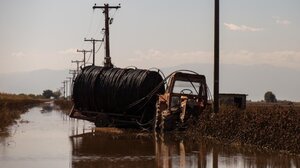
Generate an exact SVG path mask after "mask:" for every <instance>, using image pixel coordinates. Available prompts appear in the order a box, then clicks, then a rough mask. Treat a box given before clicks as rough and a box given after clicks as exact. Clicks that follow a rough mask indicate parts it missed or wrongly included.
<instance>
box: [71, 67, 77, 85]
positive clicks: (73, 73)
mask: <svg viewBox="0 0 300 168" xmlns="http://www.w3.org/2000/svg"><path fill="white" fill-rule="evenodd" d="M69 74H71V75H72V81H74V80H75V76H76V70H72V69H70V70H69ZM72 83H73V82H72Z"/></svg>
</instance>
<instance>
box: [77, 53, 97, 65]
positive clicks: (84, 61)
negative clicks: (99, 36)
mask: <svg viewBox="0 0 300 168" xmlns="http://www.w3.org/2000/svg"><path fill="white" fill-rule="evenodd" d="M77 52H81V53H83V67H85V63H86V59H85V58H86V57H85V55H86V53H89V52H92V50H77ZM93 62H94V59H93ZM93 64H94V63H93Z"/></svg>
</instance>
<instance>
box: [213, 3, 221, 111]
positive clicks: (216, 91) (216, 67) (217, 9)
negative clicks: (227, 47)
mask: <svg viewBox="0 0 300 168" xmlns="http://www.w3.org/2000/svg"><path fill="white" fill-rule="evenodd" d="M214 42H215V43H214V112H215V113H217V112H219V81H220V80H219V79H220V78H219V73H220V70H219V67H220V1H219V0H215V40H214Z"/></svg>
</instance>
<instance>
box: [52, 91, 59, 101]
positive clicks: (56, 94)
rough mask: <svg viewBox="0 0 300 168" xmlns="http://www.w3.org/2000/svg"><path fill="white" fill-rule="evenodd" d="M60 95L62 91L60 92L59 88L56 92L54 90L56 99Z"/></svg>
mask: <svg viewBox="0 0 300 168" xmlns="http://www.w3.org/2000/svg"><path fill="white" fill-rule="evenodd" d="M60 96H61V92H60V91H59V90H58V91H56V92H53V97H54V98H55V99H58V98H59V97H60Z"/></svg>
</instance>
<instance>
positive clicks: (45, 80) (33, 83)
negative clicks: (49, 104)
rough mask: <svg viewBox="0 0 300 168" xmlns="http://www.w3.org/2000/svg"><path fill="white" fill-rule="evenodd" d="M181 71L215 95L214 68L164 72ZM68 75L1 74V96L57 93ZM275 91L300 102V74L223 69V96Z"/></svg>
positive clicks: (45, 72)
mask: <svg viewBox="0 0 300 168" xmlns="http://www.w3.org/2000/svg"><path fill="white" fill-rule="evenodd" d="M179 69H189V70H193V71H196V72H198V73H200V74H204V75H205V76H206V78H207V83H208V85H209V88H210V90H211V92H213V85H212V83H213V66H212V65H209V64H185V65H180V66H175V67H169V68H164V69H162V70H163V71H164V73H165V75H168V74H169V73H170V72H173V71H175V70H179ZM67 76H70V75H68V71H67V70H37V71H32V72H23V73H10V74H0V92H9V93H34V94H41V93H42V91H43V90H45V89H51V90H56V89H58V88H60V87H61V86H62V83H61V82H62V81H63V80H65V79H66V77H67ZM267 91H272V92H273V93H274V94H275V95H276V97H277V99H279V100H292V101H300V71H299V70H298V71H297V70H293V69H289V68H279V67H273V66H269V65H253V66H242V65H221V67H220V92H222V93H243V94H248V99H251V100H263V98H264V94H265V92H267Z"/></svg>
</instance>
